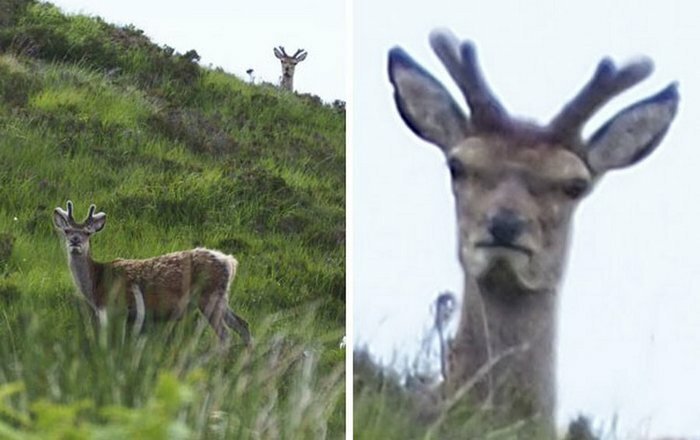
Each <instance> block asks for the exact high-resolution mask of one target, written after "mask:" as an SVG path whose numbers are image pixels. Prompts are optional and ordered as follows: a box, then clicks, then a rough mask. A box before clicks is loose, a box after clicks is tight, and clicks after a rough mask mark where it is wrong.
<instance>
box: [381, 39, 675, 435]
mask: <svg viewBox="0 0 700 440" xmlns="http://www.w3.org/2000/svg"><path fill="white" fill-rule="evenodd" d="M430 42H431V46H432V48H433V50H434V51H435V52H436V54H437V55H438V57H439V58H440V60H441V61H442V63H443V64H444V65H445V67H446V68H447V70H448V72H449V73H450V75H451V77H452V78H453V79H454V80H455V82H456V83H457V85H458V86H459V88H460V90H461V91H462V93H463V94H464V96H465V98H466V101H467V105H468V106H469V109H470V116H469V117H467V116H465V114H464V113H463V112H462V110H461V109H460V106H459V105H458V104H457V103H456V102H455V101H454V100H453V98H452V97H451V96H450V94H449V92H448V91H447V90H446V89H445V88H444V86H443V85H442V84H441V83H440V82H438V81H437V80H436V79H435V78H433V76H431V75H430V74H429V73H428V72H427V71H426V70H424V69H423V68H422V67H421V66H420V65H418V64H417V63H416V62H415V61H413V59H411V58H410V57H409V56H408V54H407V53H406V52H404V51H403V50H402V49H401V48H394V49H392V50H391V51H390V53H389V76H390V79H391V82H392V84H393V86H394V97H395V100H396V105H397V106H398V110H399V113H400V114H401V116H402V118H403V120H404V122H405V123H406V124H407V125H408V126H409V128H411V130H412V131H413V132H414V133H415V134H417V135H418V136H420V137H421V138H423V139H425V140H427V141H428V142H431V143H433V144H435V145H437V146H438V147H439V148H440V149H441V150H442V152H443V153H444V154H445V157H446V160H447V165H448V167H449V170H450V173H451V175H452V191H453V194H454V197H455V205H456V210H457V224H458V235H459V252H458V254H459V259H460V263H461V265H462V267H463V270H464V279H465V285H464V296H463V308H462V315H461V320H460V324H459V328H458V330H457V334H456V336H455V340H454V341H453V343H452V347H451V353H450V359H451V362H450V368H449V372H448V380H447V381H446V386H447V388H448V389H449V390H450V391H451V392H456V393H459V391H460V388H462V389H464V387H466V388H469V389H470V391H471V392H472V393H473V394H474V395H476V396H477V398H479V399H483V400H485V401H487V402H492V403H494V404H495V405H496V406H497V408H499V409H501V410H503V411H504V412H505V413H506V414H507V417H508V418H510V419H512V418H518V417H538V418H539V420H541V421H542V422H543V424H544V426H545V427H546V428H547V430H548V431H549V432H550V434H552V435H553V432H554V416H555V406H556V383H555V371H554V363H555V343H556V314H557V303H558V294H557V290H558V287H559V282H560V280H561V277H562V272H563V267H564V260H565V257H566V250H567V247H568V241H569V231H570V229H571V217H572V214H573V212H574V210H575V208H576V206H577V205H578V203H579V202H580V201H581V199H582V198H583V197H585V196H586V195H587V194H588V193H589V192H590V191H591V189H592V188H593V187H594V186H595V184H596V183H597V182H598V181H599V180H600V178H601V177H602V176H603V175H604V174H605V172H607V171H608V170H611V169H616V168H622V167H627V166H629V165H632V164H635V163H636V162H638V161H640V160H642V159H643V158H645V157H646V156H647V155H649V154H650V153H651V152H652V151H653V150H654V148H655V147H656V146H657V145H659V143H660V142H661V140H662V138H663V137H664V135H665V133H666V131H667V130H668V128H669V125H670V123H671V121H672V120H673V118H674V116H675V114H676V109H677V106H678V99H679V97H678V92H677V90H676V85H675V84H671V85H670V86H669V87H667V88H666V89H664V90H663V91H661V92H660V93H658V94H657V95H654V96H652V97H649V98H647V99H645V100H643V101H640V102H637V103H636V104H634V105H632V106H630V107H628V108H626V109H624V110H622V111H621V112H620V113H618V114H617V115H616V116H614V117H613V118H612V119H611V120H610V121H608V122H607V123H606V124H605V125H603V127H602V128H600V129H599V130H598V131H597V132H596V133H595V134H593V136H591V137H590V138H589V139H587V140H584V139H582V135H581V130H582V127H583V125H584V124H585V123H586V121H587V120H588V119H589V118H590V117H591V116H592V115H593V114H594V113H595V112H596V111H597V110H598V109H599V108H600V107H601V106H603V105H604V104H605V103H606V102H608V101H609V100H610V99H611V98H613V97H614V96H616V95H618V94H620V93H621V92H623V91H624V90H626V89H628V88H630V87H632V86H633V85H635V84H637V83H639V82H640V81H642V80H643V79H644V78H646V77H647V76H648V75H649V74H650V73H651V71H652V64H651V62H650V61H648V60H640V61H636V62H633V63H630V64H627V65H625V66H623V67H620V68H617V67H615V65H614V64H613V63H612V61H610V60H609V59H604V60H602V61H601V62H600V64H599V65H598V68H597V70H596V72H595V74H594V76H593V78H592V79H591V80H590V82H588V83H587V84H586V86H585V87H584V88H583V90H582V91H581V92H580V93H579V94H578V95H577V96H576V97H575V98H574V99H573V100H572V101H571V102H569V103H568V104H567V105H566V106H565V107H564V109H563V110H562V111H561V112H560V113H559V114H558V115H557V116H556V117H555V118H554V119H553V120H552V121H551V122H550V123H549V124H548V125H546V126H538V125H535V124H533V123H530V122H526V121H522V120H520V119H514V118H512V117H511V116H510V115H509V114H508V113H507V112H506V110H505V109H504V107H503V106H502V105H501V104H500V103H499V102H498V100H497V99H496V97H495V96H494V95H493V94H492V93H491V91H490V90H489V88H488V86H487V84H486V82H485V81H484V78H483V77H482V74H481V72H480V69H479V67H478V63H477V60H476V54H475V50H474V47H473V45H472V44H471V43H470V42H462V43H460V42H459V41H458V40H457V39H456V38H455V37H454V36H453V35H452V34H450V33H449V32H445V31H436V32H433V33H432V34H431V37H430ZM504 356H505V357H504ZM485 367H487V368H485ZM470 378H471V380H472V382H474V380H475V379H476V383H472V382H470Z"/></svg>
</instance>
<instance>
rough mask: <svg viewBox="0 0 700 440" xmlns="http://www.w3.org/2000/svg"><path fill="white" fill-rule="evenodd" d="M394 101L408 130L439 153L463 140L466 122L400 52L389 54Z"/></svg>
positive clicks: (438, 88)
mask: <svg viewBox="0 0 700 440" xmlns="http://www.w3.org/2000/svg"><path fill="white" fill-rule="evenodd" d="M389 78H390V80H391V83H392V84H393V86H394V99H395V100H396V106H397V107H398V109H399V113H400V114H401V117H402V118H403V120H404V122H405V123H406V125H408V127H409V128H410V129H411V130H413V132H414V133H416V134H417V135H418V136H420V137H421V138H423V139H425V140H426V141H428V142H432V143H433V144H435V145H437V146H439V147H440V148H441V149H442V150H443V151H447V150H448V149H449V148H450V147H452V146H454V145H455V144H457V143H458V142H459V141H461V140H462V139H464V137H465V136H466V134H467V129H468V126H469V124H468V122H467V118H466V116H465V115H464V113H463V112H462V109H460V107H459V105H457V103H456V102H455V101H454V100H453V99H452V96H451V95H450V93H449V92H448V91H447V89H445V87H444V86H443V85H442V84H441V83H440V82H439V81H438V80H436V79H435V78H434V77H433V76H432V75H431V74H430V73H428V72H427V71H426V70H425V69H423V68H422V67H421V66H420V65H418V64H417V63H416V62H415V61H413V59H411V57H410V56H409V55H408V54H407V53H406V52H404V50H403V49H401V48H398V47H397V48H394V49H392V50H391V51H390V52H389Z"/></svg>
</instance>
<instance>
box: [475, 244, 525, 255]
mask: <svg viewBox="0 0 700 440" xmlns="http://www.w3.org/2000/svg"><path fill="white" fill-rule="evenodd" d="M474 247H475V248H481V249H492V250H503V251H506V252H515V253H519V254H523V255H526V256H528V257H531V256H532V250H531V249H529V248H526V247H525V246H521V245H519V244H516V243H499V242H493V241H479V242H477V243H476V245H475V246H474Z"/></svg>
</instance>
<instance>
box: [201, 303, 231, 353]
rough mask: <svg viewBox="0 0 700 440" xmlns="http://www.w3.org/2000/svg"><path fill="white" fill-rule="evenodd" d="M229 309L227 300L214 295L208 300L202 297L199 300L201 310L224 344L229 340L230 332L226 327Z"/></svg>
mask: <svg viewBox="0 0 700 440" xmlns="http://www.w3.org/2000/svg"><path fill="white" fill-rule="evenodd" d="M227 308H228V306H227V305H226V298H225V297H222V296H220V295H212V296H210V297H208V298H204V297H202V298H200V300H199V310H201V312H202V313H203V314H204V316H206V318H207V320H208V321H209V324H210V325H211V326H212V328H213V329H214V331H215V332H216V335H217V336H218V337H219V341H220V342H221V343H222V344H223V343H225V342H226V341H228V338H229V331H228V329H227V328H226V326H225V325H224V317H225V316H226V310H227Z"/></svg>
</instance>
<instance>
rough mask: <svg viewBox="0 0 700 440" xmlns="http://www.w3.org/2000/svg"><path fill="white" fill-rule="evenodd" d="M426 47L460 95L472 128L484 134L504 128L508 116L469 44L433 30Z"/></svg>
mask: <svg viewBox="0 0 700 440" xmlns="http://www.w3.org/2000/svg"><path fill="white" fill-rule="evenodd" d="M430 44H431V46H432V48H433V50H434V51H435V53H436V54H437V56H438V58H440V61H442V63H443V64H444V65H445V67H446V68H447V71H448V72H449V73H450V76H451V77H452V79H454V81H455V82H456V83H457V85H458V86H459V89H460V90H461V91H462V94H464V97H465V98H466V100H467V104H468V105H469V108H470V109H471V120H472V123H473V124H474V126H475V127H477V128H479V129H483V130H487V131H490V130H495V129H499V128H504V126H505V125H507V124H506V123H507V121H508V120H509V117H508V114H507V112H506V111H505V109H504V108H503V106H502V105H501V103H500V102H499V101H498V99H496V97H495V96H494V94H493V93H492V92H491V89H489V87H488V85H487V84H486V81H485V80H484V77H483V75H482V73H481V70H480V69H479V64H478V62H477V58H476V50H475V49H474V46H473V44H472V43H471V42H469V41H464V42H462V43H461V44H460V43H459V41H458V40H457V38H456V37H455V36H454V35H453V34H452V33H450V32H449V31H446V30H438V31H433V32H432V33H431V34H430Z"/></svg>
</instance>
